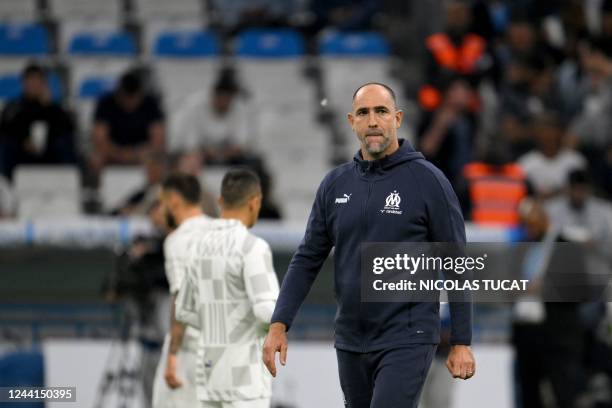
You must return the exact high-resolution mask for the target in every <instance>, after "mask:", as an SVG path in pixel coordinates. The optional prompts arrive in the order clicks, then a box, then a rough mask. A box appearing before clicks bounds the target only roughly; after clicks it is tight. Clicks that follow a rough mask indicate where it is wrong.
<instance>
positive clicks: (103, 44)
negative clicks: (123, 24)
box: [68, 31, 137, 56]
mask: <svg viewBox="0 0 612 408" xmlns="http://www.w3.org/2000/svg"><path fill="white" fill-rule="evenodd" d="M136 51H137V49H136V42H135V41H134V38H132V35H131V34H129V33H127V32H122V31H87V32H80V33H76V34H75V35H74V36H73V37H72V39H71V40H70V42H69V44H68V53H69V54H71V55H81V56H101V55H104V56H107V55H108V56H135V55H136Z"/></svg>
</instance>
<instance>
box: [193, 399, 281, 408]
mask: <svg viewBox="0 0 612 408" xmlns="http://www.w3.org/2000/svg"><path fill="white" fill-rule="evenodd" d="M200 408H270V398H259V399H252V400H244V401H200Z"/></svg>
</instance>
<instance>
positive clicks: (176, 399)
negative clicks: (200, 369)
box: [152, 215, 212, 408]
mask: <svg viewBox="0 0 612 408" xmlns="http://www.w3.org/2000/svg"><path fill="white" fill-rule="evenodd" d="M211 221H212V218H210V217H207V216H205V215H200V216H196V217H191V218H188V219H186V220H185V221H183V222H182V223H181V225H180V226H179V227H178V228H177V229H176V230H174V231H173V232H172V233H170V234H169V235H168V236H167V237H166V240H165V241H164V259H165V271H166V278H167V279H168V285H169V286H170V295H172V296H173V295H176V294H177V292H178V290H179V288H180V286H181V284H182V282H183V279H184V277H185V271H186V267H187V257H188V252H187V242H188V241H189V240H191V239H193V237H194V236H198V235H200V234H202V231H203V230H205V229H206V228H207V225H209V223H210V222H211ZM199 335H200V334H199V332H198V331H197V330H196V329H195V328H193V327H187V328H186V330H185V334H184V336H183V343H182V344H181V348H180V349H179V351H178V353H177V355H176V359H177V377H178V378H179V380H181V381H182V383H183V385H182V386H181V387H179V388H177V389H174V390H173V389H171V388H170V387H169V386H168V384H167V383H166V380H165V378H164V374H165V371H166V361H167V359H168V348H169V347H170V334H167V335H166V338H165V339H164V345H163V348H162V352H161V356H160V359H159V363H158V365H157V370H156V372H155V380H154V383H153V399H152V402H153V408H183V407H197V406H199V404H200V403H199V402H198V399H197V396H196V357H197V343H198V338H199Z"/></svg>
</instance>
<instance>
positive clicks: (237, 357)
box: [176, 169, 279, 408]
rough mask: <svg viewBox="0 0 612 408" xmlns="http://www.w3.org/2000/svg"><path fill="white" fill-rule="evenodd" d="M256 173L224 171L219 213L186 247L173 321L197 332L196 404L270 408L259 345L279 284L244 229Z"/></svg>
mask: <svg viewBox="0 0 612 408" xmlns="http://www.w3.org/2000/svg"><path fill="white" fill-rule="evenodd" d="M261 200H262V194H261V187H260V184H259V178H258V177H257V175H255V173H253V172H251V171H250V170H246V169H244V170H243V169H237V170H232V171H229V172H228V173H227V174H226V175H225V177H224V178H223V182H222V185H221V199H220V205H221V218H220V219H217V220H213V221H211V223H210V225H209V226H207V228H206V229H205V231H204V232H203V233H202V234H201V235H198V236H197V237H194V239H193V240H192V241H191V242H190V243H189V244H188V248H189V262H188V267H187V274H186V276H185V279H184V280H183V283H182V286H181V288H180V291H179V294H178V298H177V301H176V319H177V320H179V321H181V322H184V323H186V324H189V325H190V326H193V327H195V328H198V329H200V341H199V345H198V359H197V370H196V373H197V374H196V381H197V394H198V399H199V400H200V401H201V405H200V407H201V408H269V406H270V397H271V385H272V384H271V379H272V376H271V375H270V374H269V373H268V371H267V370H266V368H265V366H264V365H263V364H262V363H261V361H262V346H263V342H264V338H265V335H266V333H267V329H268V325H269V322H270V318H271V317H272V312H273V310H274V306H275V303H276V299H277V297H278V292H279V285H278V280H277V277H276V273H275V272H274V266H273V263H272V252H271V250H270V246H269V245H268V244H267V243H266V242H265V241H264V240H263V239H261V238H258V237H256V236H255V235H253V234H251V233H250V232H249V231H248V228H250V227H252V226H253V225H254V224H255V222H256V220H257V217H258V214H259V209H260V207H261Z"/></svg>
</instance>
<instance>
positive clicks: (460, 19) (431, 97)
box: [418, 0, 496, 112]
mask: <svg viewBox="0 0 612 408" xmlns="http://www.w3.org/2000/svg"><path fill="white" fill-rule="evenodd" d="M445 7H446V10H445V28H444V31H442V32H438V33H435V34H433V35H430V36H429V37H427V39H426V40H425V51H426V56H425V58H426V61H425V65H424V77H425V82H426V85H424V86H423V87H421V89H420V90H419V98H418V99H419V104H420V106H421V109H423V110H424V111H426V112H432V111H434V110H435V109H437V108H438V107H439V106H441V105H442V104H443V100H444V98H445V94H447V90H448V89H450V87H451V85H452V84H454V83H456V82H457V80H458V79H461V80H463V82H464V83H465V84H467V85H468V86H469V89H470V96H469V107H470V110H471V111H472V112H477V111H478V110H479V103H480V101H479V96H478V94H477V90H476V89H477V86H478V84H479V83H480V82H481V81H482V80H483V79H484V78H486V77H488V76H495V70H496V64H495V59H494V54H493V53H492V52H491V51H490V49H489V45H488V44H487V41H486V40H485V39H484V38H482V37H481V36H479V35H477V34H474V33H473V32H472V31H471V30H470V28H471V24H472V14H471V9H470V4H469V2H468V1H465V0H449V1H447V2H445Z"/></svg>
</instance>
